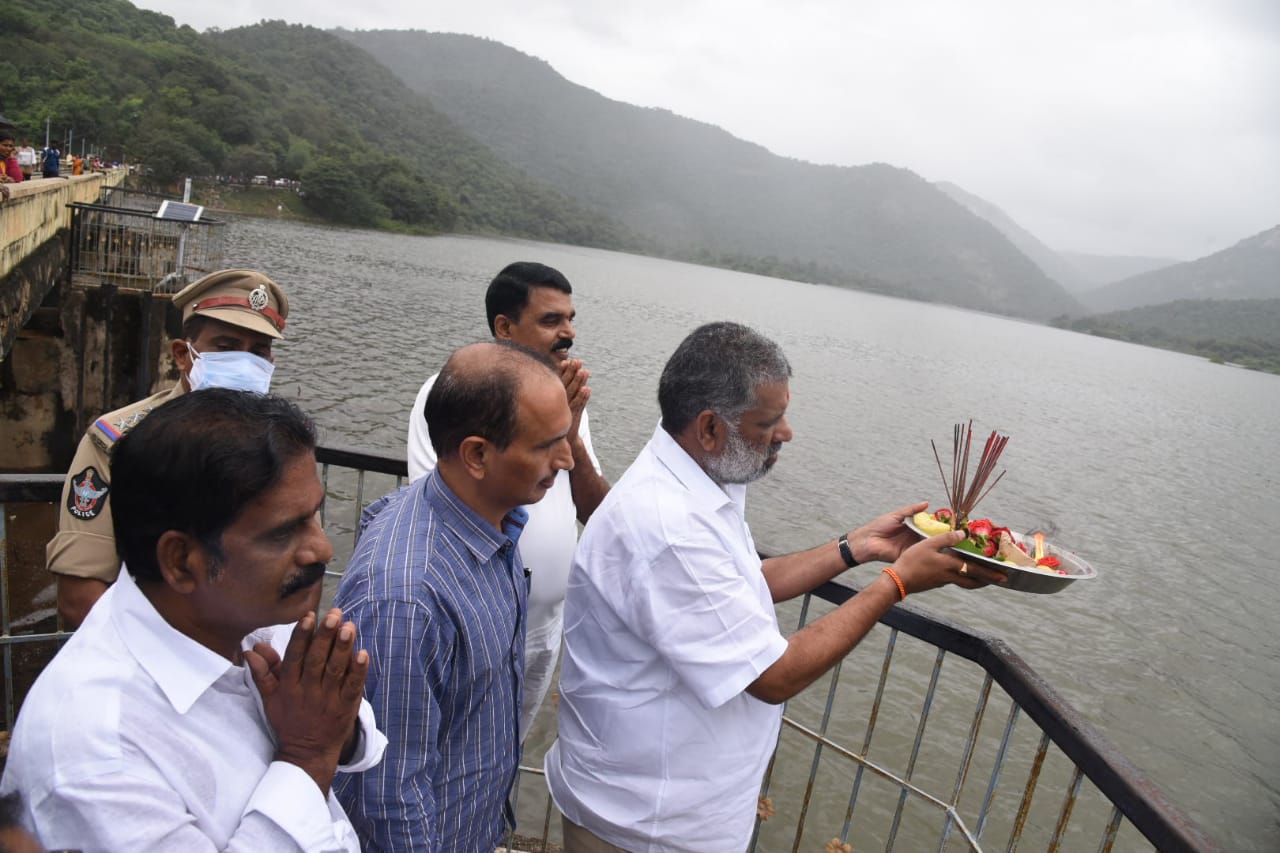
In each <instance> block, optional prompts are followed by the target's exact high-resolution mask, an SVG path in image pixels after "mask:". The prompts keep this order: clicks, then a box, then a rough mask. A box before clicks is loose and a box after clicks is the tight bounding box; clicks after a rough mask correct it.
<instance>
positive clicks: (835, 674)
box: [791, 596, 844, 853]
mask: <svg viewBox="0 0 1280 853" xmlns="http://www.w3.org/2000/svg"><path fill="white" fill-rule="evenodd" d="M806 598H807V596H806ZM843 665H844V661H840V662H839V663H837V664H836V665H835V666H834V667H832V669H831V679H830V682H831V683H830V685H829V686H828V687H827V705H826V708H824V709H823V712H822V723H821V725H820V726H819V728H818V732H819V733H820V734H821V735H822V738H824V739H825V738H826V736H827V730H828V727H829V726H830V723H831V709H832V707H833V706H834V704H835V696H836V687H837V686H838V685H839V683H840V668H841V666H843ZM822 746H823V743H822V740H818V741H816V742H815V743H814V747H813V762H812V763H811V764H810V765H809V781H808V782H807V783H806V784H805V788H804V799H803V800H802V801H801V803H800V815H799V817H798V819H797V820H796V835H795V839H794V840H793V841H792V845H791V853H799V851H800V839H801V838H802V837H803V836H804V821H805V818H806V817H807V816H808V814H809V801H810V799H811V798H812V797H813V787H814V784H815V783H816V782H817V779H818V765H819V764H820V763H821V761H822Z"/></svg>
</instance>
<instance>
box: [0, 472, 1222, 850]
mask: <svg viewBox="0 0 1280 853" xmlns="http://www.w3.org/2000/svg"><path fill="white" fill-rule="evenodd" d="M316 456H317V461H318V462H319V464H320V466H321V476H322V479H323V480H324V483H325V489H326V495H327V497H326V504H325V507H324V509H323V510H322V517H323V520H324V524H325V529H326V531H327V532H328V533H329V535H330V538H331V539H333V540H334V546H335V548H334V550H335V555H336V556H335V563H337V564H339V565H345V564H346V560H347V557H348V556H349V555H350V551H351V547H352V545H353V540H354V532H355V530H356V528H357V525H358V522H359V517H360V512H361V511H362V509H363V507H364V506H365V505H367V504H368V503H369V502H370V501H371V500H373V499H375V498H377V497H379V496H381V495H382V494H385V493H386V492H388V491H390V490H391V489H393V488H396V487H398V486H399V485H400V484H402V483H403V482H404V480H405V478H406V475H407V467H406V464H405V461H404V460H403V459H400V458H394V457H390V456H387V455H385V454H378V453H370V452H366V451H362V450H357V449H352V448H342V447H321V448H319V449H318V451H317V454H316ZM61 486H62V477H61V476H58V475H3V476H0V503H3V504H5V505H6V506H5V507H4V509H6V510H7V509H8V507H7V505H8V504H14V503H24V502H56V501H57V500H58V499H59V497H60V490H61ZM8 517H9V513H8V512H7V511H6V512H5V513H4V514H3V516H2V518H8ZM0 524H3V521H0ZM5 533H7V531H6V530H5V529H4V528H3V527H0V534H5ZM5 538H6V539H7V536H6V537H5ZM9 572H10V568H9V563H8V556H7V549H0V597H2V598H3V608H0V629H2V630H0V654H2V655H3V661H4V671H5V700H6V720H7V722H8V723H9V725H10V726H11V725H12V721H13V712H14V709H15V696H14V693H13V671H12V655H13V654H14V650H15V648H17V647H18V646H20V645H22V644H38V643H44V644H57V643H60V642H62V641H63V640H65V638H66V637H67V636H69V635H67V634H66V633H63V632H59V631H56V630H52V631H51V630H43V631H41V632H37V631H32V632H31V633H15V632H14V631H13V627H14V623H13V622H12V621H11V620H10V602H9V590H10V583H9V582H10V577H9ZM332 574H333V575H335V576H337V575H339V574H340V573H339V572H333V573H332ZM856 592H857V590H856V589H854V588H852V587H849V586H846V585H843V584H839V583H829V584H826V585H824V586H823V587H821V588H819V589H818V590H815V591H814V592H813V593H812V594H811V595H808V596H805V597H804V599H803V600H801V601H800V602H798V603H797V604H796V605H795V606H794V607H792V608H789V609H787V608H784V609H783V611H782V615H784V616H787V617H788V618H790V617H795V621H796V624H797V627H802V626H804V625H806V624H808V623H810V622H811V621H813V620H814V619H816V618H818V617H819V616H820V615H822V613H823V612H826V611H828V610H830V609H832V608H834V607H837V606H839V605H840V604H841V603H843V602H844V601H847V600H848V599H849V598H850V597H852V596H853V595H855V594H856ZM879 649H882V651H881V650H879ZM849 672H855V673H864V674H865V673H878V675H877V677H876V678H875V679H874V687H872V685H871V684H870V682H871V681H872V679H870V678H867V677H856V676H853V675H848V674H847V673H849ZM891 675H892V676H893V677H891ZM825 685H826V686H825V689H824V688H823V687H821V686H820V685H817V684H815V685H814V686H813V687H810V688H809V690H807V691H805V693H803V694H801V695H800V696H798V697H796V698H795V699H793V700H791V702H789V703H788V704H787V707H786V709H785V713H784V717H783V730H782V734H781V736H780V737H779V741H778V745H777V749H776V751H775V754H774V757H773V760H772V761H771V762H770V766H769V771H768V774H767V775H766V778H765V782H764V789H763V791H762V796H761V806H760V814H761V819H759V820H758V821H757V825H756V832H755V835H754V837H753V839H752V843H751V847H750V848H749V849H750V850H751V851H757V850H759V851H775V850H777V851H781V850H791V851H800V850H808V851H826V853H841V851H848V850H850V849H853V848H855V846H856V849H858V850H868V849H873V848H878V847H883V848H884V849H885V850H894V849H904V850H911V851H916V850H923V849H934V850H938V851H943V850H948V849H953V848H956V849H964V850H974V851H981V850H1006V851H1013V850H1016V849H1020V848H1021V849H1039V848H1042V847H1043V848H1044V849H1046V850H1049V851H1059V850H1098V851H1103V853H1105V851H1111V850H1126V851H1127V850H1136V849H1156V850H1160V851H1202V850H1218V849H1220V848H1219V847H1218V846H1217V845H1216V844H1215V843H1214V842H1213V841H1212V839H1210V838H1209V837H1208V836H1207V835H1206V834H1205V833H1204V832H1203V831H1202V830H1201V829H1200V828H1199V827H1198V826H1197V825H1196V824H1195V823H1194V822H1193V821H1191V820H1190V818H1188V817H1187V816H1186V815H1185V814H1183V813H1182V811H1181V810H1180V809H1178V808H1177V807H1176V806H1175V805H1174V804H1172V803H1171V802H1170V801H1169V800H1168V799H1167V798H1166V797H1165V796H1164V795H1163V794H1162V793H1161V791H1160V790H1159V789H1158V788H1157V787H1156V786H1155V785H1154V784H1153V783H1151V782H1150V781H1149V780H1148V779H1146V777H1145V776H1144V775H1143V774H1142V773H1141V772H1140V771H1139V770H1137V769H1136V768H1135V767H1134V766H1133V765H1132V764H1130V763H1129V762H1128V761H1127V760H1126V759H1125V758H1124V757H1123V756H1122V755H1120V754H1119V753H1118V752H1117V750H1116V749H1115V747H1114V746H1112V745H1111V744H1110V743H1109V742H1108V741H1107V740H1106V738H1104V737H1103V736H1102V735H1101V734H1100V733H1099V732H1098V731H1097V730H1096V729H1095V728H1094V727H1093V726H1092V725H1091V724H1090V723H1089V722H1088V721H1087V720H1086V719H1085V718H1084V717H1083V716H1082V715H1081V714H1080V713H1079V712H1077V711H1076V710H1075V709H1074V708H1072V707H1071V706H1070V705H1069V704H1068V703H1067V702H1066V701H1065V700H1064V699H1063V698H1062V697H1061V696H1060V695H1059V694H1058V693H1057V692H1056V691H1055V690H1054V689H1053V688H1052V687H1051V686H1050V685H1049V684H1048V683H1046V682H1045V681H1044V679H1042V678H1041V677H1040V676H1039V675H1038V674H1037V673H1036V672H1035V671H1034V670H1033V669H1032V668H1031V667H1030V666H1028V665H1027V664H1026V662H1025V661H1023V660H1022V659H1021V658H1020V657H1019V656H1018V655H1017V654H1015V653H1014V652H1013V651H1012V650H1011V649H1010V648H1009V646H1008V645H1006V644H1005V643H1004V642H1002V641H1001V640H999V639H996V638H993V637H989V636H986V635H984V634H981V633H976V632H974V631H971V630H968V629H966V628H962V627H960V626H958V625H954V624H951V623H949V622H947V621H944V620H940V619H936V618H933V617H931V616H928V615H926V614H924V613H921V612H919V611H916V610H914V609H913V608H910V607H904V606H898V607H895V608H894V609H893V610H892V611H890V612H889V614H888V615H886V616H885V618H884V619H882V620H881V625H879V626H877V627H876V628H875V629H874V630H873V632H872V633H871V634H870V635H869V636H868V637H867V638H866V639H865V640H864V641H863V642H862V643H861V644H859V646H858V647H857V648H856V649H855V650H854V652H853V653H852V654H851V655H850V656H849V657H847V658H846V659H845V660H844V661H842V662H841V664H839V665H838V666H836V667H835V668H834V669H833V670H832V672H831V673H830V675H829V676H828V677H827V678H826V679H825ZM993 718H994V722H992V720H993ZM537 758H538V756H533V755H526V760H527V761H528V763H529V764H530V765H533V764H538V763H540V762H539V761H537V760H536V759H537ZM513 798H514V799H515V800H516V805H517V814H518V822H519V826H518V827H517V832H518V833H519V834H518V835H513V836H512V837H510V838H508V840H507V846H506V847H505V848H504V849H516V847H515V844H517V843H518V844H519V846H520V849H524V850H543V851H549V850H555V849H557V848H556V844H555V842H556V840H557V837H556V830H557V828H558V827H557V826H555V824H556V823H558V822H557V821H553V820H552V816H553V809H552V804H551V801H550V797H549V795H548V794H547V791H546V785H545V782H544V780H543V779H542V770H541V769H540V767H536V766H523V767H521V774H520V779H519V780H518V783H517V788H516V791H515V792H513ZM530 800H532V802H530ZM855 840H856V845H855V844H854V843H853V841H855Z"/></svg>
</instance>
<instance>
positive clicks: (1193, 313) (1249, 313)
mask: <svg viewBox="0 0 1280 853" xmlns="http://www.w3.org/2000/svg"><path fill="white" fill-rule="evenodd" d="M1055 325H1060V326H1062V327H1063V328H1069V329H1074V330H1075V331H1079V332H1087V333H1089V334H1093V335H1100V336H1103V337H1108V338H1118V339H1120V340H1125V341H1132V342H1134V343H1140V344H1146V345H1148V346H1154V347H1160V348H1161V349H1171V350H1177V351H1178V352H1187V353H1192V354H1194V355H1202V356H1205V357H1206V358H1211V359H1213V360H1215V361H1224V362H1231V363H1233V364H1240V365H1243V366H1245V367H1251V368H1254V369H1256V370H1266V371H1268V372H1271V373H1280V299H1232V300H1225V299H1223V300H1210V299H1181V300H1178V301H1176V302H1169V303H1165V304H1162V305H1150V306H1145V307H1142V308H1131V309H1128V310H1124V311H1113V312H1111V313H1109V314H1098V315H1095V316H1092V317H1084V318H1081V319H1077V320H1071V321H1060V322H1057V323H1055Z"/></svg>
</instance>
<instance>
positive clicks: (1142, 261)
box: [1058, 251, 1182, 289]
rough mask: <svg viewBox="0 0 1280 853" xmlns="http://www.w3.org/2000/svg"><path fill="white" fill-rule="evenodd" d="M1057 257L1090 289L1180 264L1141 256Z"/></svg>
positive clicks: (1064, 253) (1086, 254)
mask: <svg viewBox="0 0 1280 853" xmlns="http://www.w3.org/2000/svg"><path fill="white" fill-rule="evenodd" d="M1058 255H1060V256H1061V257H1062V258H1063V259H1065V260H1066V261H1067V263H1069V264H1071V266H1072V267H1073V268H1074V269H1075V270H1076V271H1077V272H1079V274H1080V275H1081V276H1083V277H1084V278H1085V280H1087V281H1088V282H1089V288H1090V289H1096V288H1098V287H1099V286H1100V285H1104V284H1111V283H1112V282H1115V281H1120V280H1121V279H1123V278H1131V277H1132V276H1135V275H1142V274H1143V273H1144V272H1152V271H1154V270H1160V269H1164V268H1165V267H1171V266H1173V265H1174V264H1180V263H1182V261H1180V260H1178V259H1177V258H1150V257H1144V256H1142V255H1095V254H1090V253H1089V252H1068V251H1059V252H1058Z"/></svg>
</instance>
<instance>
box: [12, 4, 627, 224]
mask: <svg viewBox="0 0 1280 853" xmlns="http://www.w3.org/2000/svg"><path fill="white" fill-rule="evenodd" d="M49 8H50V7H49V6H48V4H43V3H38V2H36V0H8V2H6V3H5V11H4V13H3V15H2V16H0V20H2V21H3V28H4V30H3V31H4V40H3V44H4V49H3V51H2V52H0V99H3V100H2V101H0V111H3V112H4V113H6V114H7V116H8V118H9V119H10V120H12V121H15V122H16V123H17V124H18V125H19V127H20V129H21V130H22V131H24V132H26V133H30V134H31V135H32V136H33V137H37V138H43V130H44V124H45V117H46V116H50V117H51V118H52V120H53V127H54V132H55V134H57V135H59V136H61V135H62V133H63V132H64V130H65V129H67V128H70V129H71V130H72V131H73V134H74V135H73V145H75V141H76V140H86V139H87V140H88V141H89V142H90V143H91V144H92V146H94V147H96V148H97V149H98V150H100V151H104V152H105V153H106V154H107V155H108V156H109V157H112V158H117V159H122V160H123V159H127V160H130V161H141V162H142V163H143V164H144V165H145V166H146V168H147V170H148V173H149V174H150V175H151V176H152V177H153V178H154V179H155V180H156V181H157V182H160V183H164V182H165V181H167V180H172V179H175V178H178V177H182V176H187V175H192V176H199V175H213V174H240V175H253V174H265V175H270V176H273V177H275V176H283V177H290V178H298V179H301V180H302V182H303V185H304V189H305V190H306V196H305V200H306V202H307V203H308V205H310V206H311V207H312V208H313V209H314V210H315V211H316V212H317V213H318V214H320V215H321V216H323V217H324V218H326V219H330V220H332V221H336V222H347V223H353V224H376V223H384V224H387V223H389V224H396V223H399V224H402V225H406V226H412V227H424V228H433V229H436V230H461V231H482V232H500V233H506V234H513V235H520V236H527V237H535V238H540V239H548V240H558V241H564V242H571V243H585V244H589V245H610V246H632V245H634V241H633V240H632V239H631V238H630V237H629V236H627V234H626V232H625V230H624V229H622V228H620V227H618V226H616V225H615V224H613V223H611V222H610V221H609V220H608V218H607V217H602V216H601V215H600V214H599V212H598V211H592V212H590V213H587V212H586V211H585V210H583V208H582V207H581V205H579V204H577V203H576V202H574V201H572V200H571V199H568V198H566V197H564V196H562V195H560V194H558V193H556V192H554V191H552V190H550V189H549V188H547V187H546V186H545V185H542V184H539V183H537V182H536V181H533V180H531V179H529V178H528V177H527V176H525V175H523V174H521V173H520V172H519V170H518V169H516V168H514V167H512V166H511V165H510V164H508V163H506V162H504V161H503V160H501V159H499V158H498V157H497V156H495V155H494V154H493V152H491V151H490V150H488V149H487V148H485V147H484V146H483V145H480V144H478V143H476V142H475V141H474V140H473V139H472V138H471V137H469V136H468V135H467V134H466V133H465V132H464V131H462V130H461V129H459V128H458V127H457V126H456V125H455V124H454V123H453V122H451V121H450V120H449V119H447V118H446V117H445V116H443V115H441V114H440V113H438V112H436V111H435V110H434V109H432V107H431V104H430V102H429V101H428V100H427V99H426V98H424V97H422V96H421V95H418V94H417V93H414V92H412V91H410V90H409V89H407V88H406V87H405V86H404V85H403V84H401V83H400V82H399V81H398V80H397V79H396V78H395V77H393V76H392V75H391V74H389V73H387V71H386V69H385V68H383V67H382V66H381V65H379V64H378V63H377V62H376V61H375V60H373V58H372V57H370V56H369V55H368V54H366V53H364V52H363V51H361V50H358V49H355V48H352V47H351V46H349V45H348V44H346V43H345V42H342V41H339V40H338V39H336V38H334V37H333V36H331V35H329V34H326V33H324V32H322V31H319V30H315V29H311V28H308V27H300V26H289V25H286V24H283V23H278V22H277V23H263V24H260V25H258V26H256V27H250V28H247V29H246V30H240V31H235V32H232V33H222V34H216V33H209V34H199V33H196V32H195V31H194V30H192V29H191V28H190V27H181V28H176V27H175V26H174V23H173V19H172V18H169V17H168V16H165V15H160V14H157V13H154V12H148V11H145V10H140V9H137V8H135V7H133V6H132V5H130V4H129V3H127V2H125V0H65V2H60V3H58V4H57V7H56V9H57V15H56V16H50V15H49V14H48V12H49Z"/></svg>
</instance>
